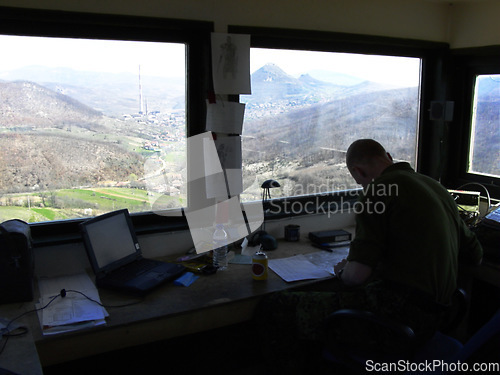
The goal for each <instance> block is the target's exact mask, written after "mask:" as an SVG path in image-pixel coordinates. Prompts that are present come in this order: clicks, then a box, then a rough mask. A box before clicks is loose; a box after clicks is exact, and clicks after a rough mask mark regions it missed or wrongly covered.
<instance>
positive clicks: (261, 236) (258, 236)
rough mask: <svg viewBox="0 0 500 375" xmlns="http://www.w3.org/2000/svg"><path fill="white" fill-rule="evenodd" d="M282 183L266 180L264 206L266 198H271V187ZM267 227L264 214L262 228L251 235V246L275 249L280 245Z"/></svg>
mask: <svg viewBox="0 0 500 375" xmlns="http://www.w3.org/2000/svg"><path fill="white" fill-rule="evenodd" d="M280 186H281V185H280V184H279V182H278V181H275V180H266V181H264V182H263V183H262V185H261V188H262V207H263V208H264V207H265V206H264V205H265V202H266V200H268V201H269V200H271V192H270V189H273V188H278V187H280ZM265 228H266V215H265V214H264V220H263V222H262V228H261V230H260V231H258V232H255V233H254V234H253V236H252V237H251V239H250V241H249V244H250V246H256V245H258V244H260V245H261V247H262V249H264V250H274V249H276V248H277V247H278V243H277V242H276V239H275V238H274V237H273V236H271V235H270V234H268V233H267V232H266V231H265Z"/></svg>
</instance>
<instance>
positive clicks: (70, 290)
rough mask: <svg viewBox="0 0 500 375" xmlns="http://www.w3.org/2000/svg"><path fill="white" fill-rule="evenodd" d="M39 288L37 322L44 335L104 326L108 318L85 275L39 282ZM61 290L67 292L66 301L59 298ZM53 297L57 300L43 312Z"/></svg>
mask: <svg viewBox="0 0 500 375" xmlns="http://www.w3.org/2000/svg"><path fill="white" fill-rule="evenodd" d="M38 286H39V289H40V295H41V297H40V301H39V303H38V304H37V308H39V309H40V310H39V311H38V318H39V320H40V325H41V327H42V332H43V334H44V335H53V334H56V333H62V332H69V331H75V330H79V329H84V328H89V327H95V326H98V325H103V324H106V320H105V318H106V317H107V316H109V314H108V312H107V311H106V309H105V308H104V307H102V306H101V305H99V304H98V303H97V302H99V303H101V300H100V298H99V293H98V291H97V289H96V287H95V285H94V284H93V283H92V280H90V277H89V276H88V275H87V274H78V275H71V276H62V277H53V278H39V280H38ZM62 289H65V290H66V296H65V297H62V296H60V295H59V294H60V292H61V290H62ZM78 292H80V293H78ZM58 295H59V296H58ZM55 296H58V297H56V298H55V299H54V300H53V301H52V302H51V303H50V304H49V305H48V306H47V307H45V308H43V309H42V307H44V306H46V305H47V304H48V303H49V302H50V301H51V300H52V299H53V298H54V297H55ZM86 296H87V297H88V298H87V297H86ZM89 298H90V299H92V300H93V301H92V300H90V299H89ZM95 301H96V302H95Z"/></svg>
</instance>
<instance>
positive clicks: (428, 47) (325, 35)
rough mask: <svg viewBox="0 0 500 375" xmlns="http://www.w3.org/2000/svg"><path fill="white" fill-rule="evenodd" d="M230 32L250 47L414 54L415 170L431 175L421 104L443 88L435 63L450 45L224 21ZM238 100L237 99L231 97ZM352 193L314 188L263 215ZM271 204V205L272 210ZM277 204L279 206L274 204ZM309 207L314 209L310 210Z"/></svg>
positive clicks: (334, 201)
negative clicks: (417, 70) (417, 73)
mask: <svg viewBox="0 0 500 375" xmlns="http://www.w3.org/2000/svg"><path fill="white" fill-rule="evenodd" d="M228 32H229V33H235V34H249V35H251V43H250V47H251V48H252V47H255V48H273V49H297V50H311V51H322V52H342V53H360V54H372V55H387V56H401V57H416V58H420V59H421V61H422V66H421V83H420V90H421V92H420V103H419V114H418V121H419V129H418V134H417V155H416V166H417V171H419V172H421V173H425V174H428V175H431V176H433V175H435V174H436V173H435V172H434V171H433V167H432V163H433V158H434V157H435V155H436V153H438V152H437V151H435V147H433V144H435V143H436V141H435V139H434V138H433V137H434V134H433V131H432V128H431V127H432V122H431V121H430V119H429V116H428V114H427V111H426V108H428V105H429V103H430V100H431V98H435V97H436V96H439V95H440V92H442V91H443V90H444V88H443V85H442V84H441V81H440V75H441V72H440V70H439V67H440V66H441V63H442V60H444V59H445V58H446V56H447V53H448V50H449V46H448V44H447V43H441V42H429V41H421V40H414V39H403V38H392V37H382V36H371V35H359V34H346V33H338V32H326V31H313V30H296V29H283V28H268V27H252V26H239V25H229V26H228ZM235 101H238V98H235ZM360 191H361V189H358V190H357V194H353V192H352V191H334V192H330V193H317V194H312V195H305V196H298V197H284V198H276V199H273V201H272V204H270V203H267V204H266V205H264V210H265V212H266V220H267V218H268V217H269V218H276V219H280V218H283V217H290V216H299V215H307V214H309V213H310V211H309V210H307V212H295V213H293V214H290V213H283V210H284V207H286V206H289V207H290V206H292V205H293V204H294V203H295V202H300V203H301V205H302V206H303V207H313V205H314V207H315V211H316V212H317V213H321V212H322V210H323V208H322V207H325V206H326V207H328V206H329V205H333V206H334V207H338V205H339V204H342V203H344V202H346V203H347V204H353V203H354V202H355V201H356V200H357V195H358V194H359V192H360ZM272 207H274V208H276V212H275V213H274V214H273V211H272ZM277 207H281V208H282V209H278V208H277ZM313 211H314V210H313Z"/></svg>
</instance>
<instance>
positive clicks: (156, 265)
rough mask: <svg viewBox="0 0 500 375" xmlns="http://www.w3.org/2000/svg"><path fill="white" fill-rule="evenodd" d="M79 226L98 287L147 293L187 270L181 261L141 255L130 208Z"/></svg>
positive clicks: (93, 219) (90, 220) (110, 213)
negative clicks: (167, 260)
mask: <svg viewBox="0 0 500 375" xmlns="http://www.w3.org/2000/svg"><path fill="white" fill-rule="evenodd" d="M80 226H81V232H82V236H83V241H84V244H85V249H86V251H87V255H88V257H89V260H90V264H91V265H92V269H93V271H94V273H95V275H96V285H97V286H98V287H101V288H108V289H116V290H122V291H126V292H132V293H135V294H145V293H146V292H148V291H150V290H151V289H153V288H155V287H156V286H158V285H160V284H162V283H164V282H167V281H171V280H174V279H176V278H177V277H179V276H180V275H181V274H182V273H183V272H184V271H185V267H184V266H183V265H181V264H175V263H167V262H162V261H159V260H154V259H148V258H144V257H143V256H142V252H141V248H140V246H139V242H138V241H137V237H136V235H135V231H134V228H133V225H132V220H131V218H130V214H129V212H128V210H127V209H123V210H118V211H113V212H109V213H107V214H104V215H101V216H97V217H95V218H92V219H89V220H87V221H84V222H83V223H81V224H80Z"/></svg>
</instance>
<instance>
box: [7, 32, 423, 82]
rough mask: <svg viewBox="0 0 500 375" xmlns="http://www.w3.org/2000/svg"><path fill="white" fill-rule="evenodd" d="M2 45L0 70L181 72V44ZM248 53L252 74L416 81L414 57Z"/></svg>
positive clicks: (18, 41) (31, 40)
mask: <svg viewBox="0 0 500 375" xmlns="http://www.w3.org/2000/svg"><path fill="white" fill-rule="evenodd" d="M0 48H1V50H2V58H1V59H0V74H1V72H3V71H6V70H11V69H15V68H19V67H21V66H30V65H42V66H48V67H71V68H73V69H77V70H90V71H99V72H113V73H119V72H129V73H134V74H137V72H138V67H139V65H140V66H141V73H142V74H143V75H150V76H158V77H173V76H175V77H183V76H184V75H185V60H184V56H185V51H184V45H183V44H174V43H155V42H128V41H102V40H86V39H64V38H40V37H19V36H4V35H0ZM250 55H251V58H250V59H251V61H250V71H251V73H253V72H254V71H255V70H257V69H259V68H260V67H262V66H263V65H265V64H266V63H274V64H276V65H278V66H279V67H280V68H281V69H283V70H284V71H285V72H286V73H288V74H290V75H292V76H296V77H298V76H299V75H301V74H304V73H307V72H309V71H311V70H316V69H319V70H329V71H333V72H338V73H343V74H348V75H352V76H355V77H359V78H362V79H365V80H370V81H373V82H381V83H387V84H394V85H400V86H417V85H418V84H419V76H420V60H419V59H418V58H405V57H393V56H373V55H359V54H346V53H332V52H311V51H290V50H288V51H287V50H277V49H274V50H273V49H262V48H252V50H251V54H250Z"/></svg>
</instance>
